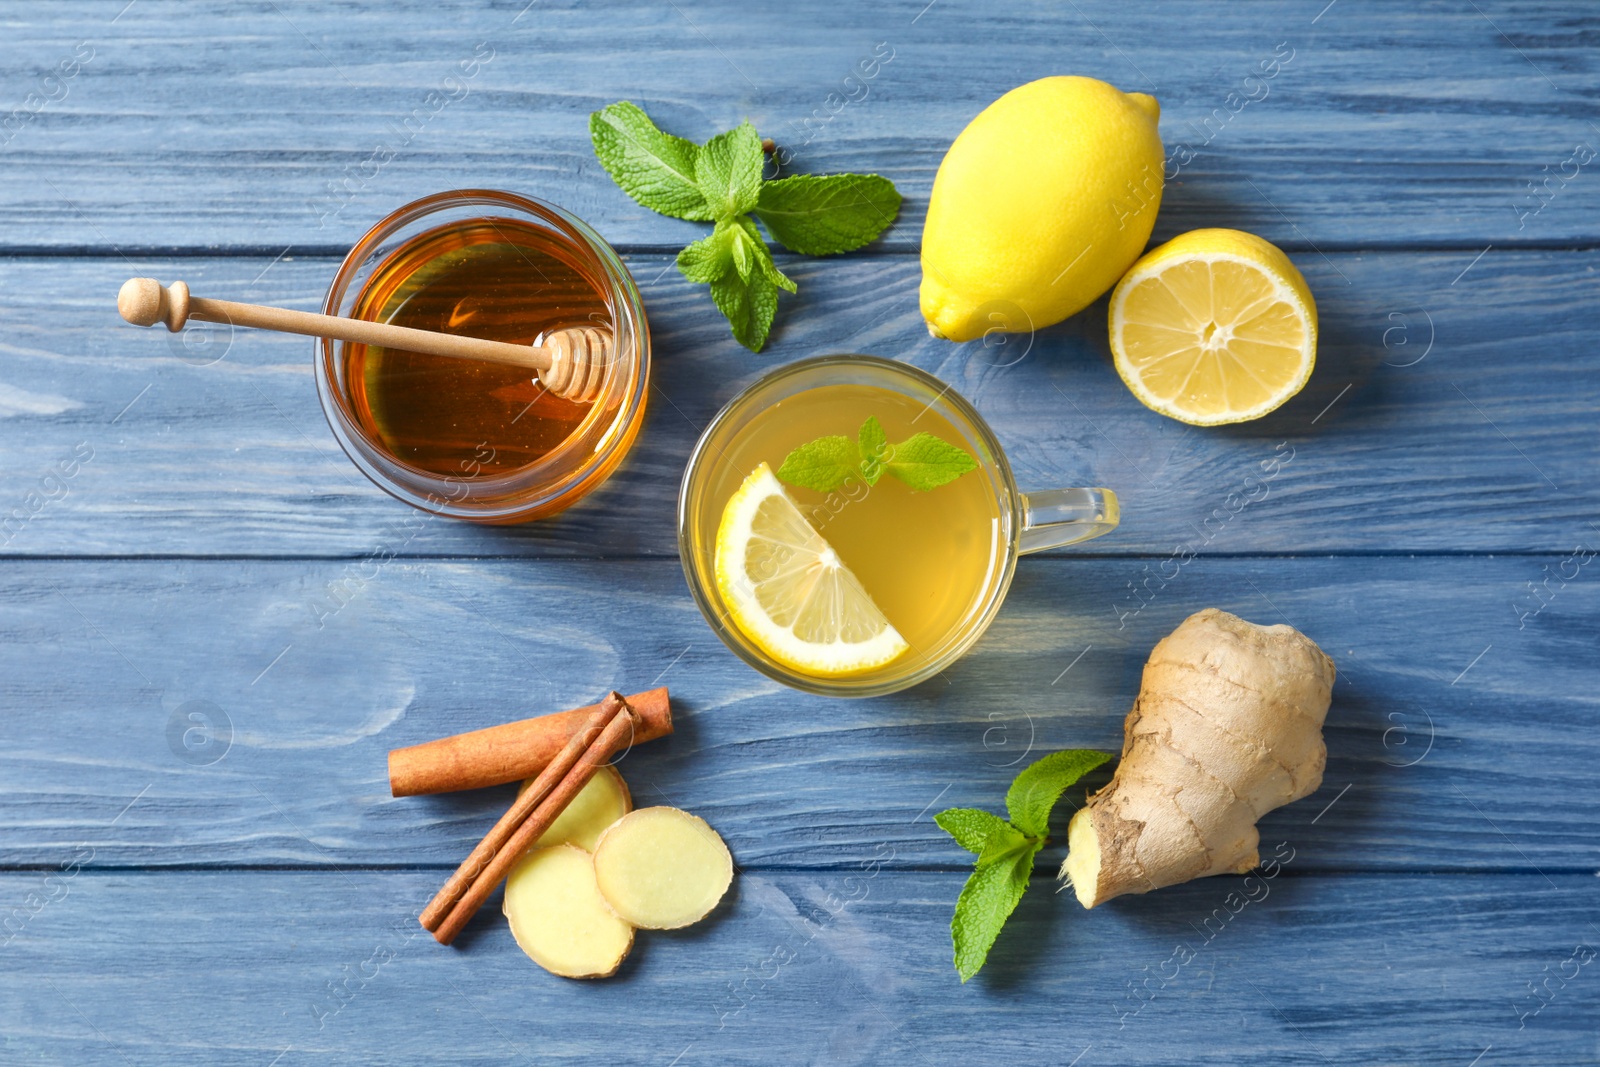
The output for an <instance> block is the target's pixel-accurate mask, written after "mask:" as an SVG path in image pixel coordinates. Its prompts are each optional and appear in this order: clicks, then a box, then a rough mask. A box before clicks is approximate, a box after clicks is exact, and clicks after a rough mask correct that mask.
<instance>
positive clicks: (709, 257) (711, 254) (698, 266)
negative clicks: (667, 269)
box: [678, 222, 737, 284]
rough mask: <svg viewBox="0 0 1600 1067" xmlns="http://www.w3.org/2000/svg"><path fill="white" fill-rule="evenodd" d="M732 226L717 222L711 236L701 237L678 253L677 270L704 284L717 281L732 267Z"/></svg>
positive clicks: (733, 229)
mask: <svg viewBox="0 0 1600 1067" xmlns="http://www.w3.org/2000/svg"><path fill="white" fill-rule="evenodd" d="M736 232H737V231H736V230H735V228H734V227H732V226H729V225H728V224H727V223H722V222H719V223H717V228H716V229H715V230H712V231H711V236H709V237H703V238H701V239H700V240H698V241H696V242H695V243H694V244H692V245H690V246H689V247H688V248H685V249H684V250H683V251H682V252H679V253H678V270H680V271H681V272H683V276H684V277H685V278H688V279H689V280H690V281H691V282H700V283H701V284H706V283H709V282H714V281H717V280H718V279H719V278H722V277H723V276H725V275H726V274H727V273H728V272H729V271H731V270H733V269H734V263H733V243H734V237H735V234H736Z"/></svg>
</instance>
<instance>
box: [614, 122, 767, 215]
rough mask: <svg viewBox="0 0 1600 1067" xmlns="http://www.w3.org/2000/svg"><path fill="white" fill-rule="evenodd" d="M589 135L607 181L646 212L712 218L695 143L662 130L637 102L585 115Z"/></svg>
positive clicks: (698, 147) (699, 151) (698, 151)
mask: <svg viewBox="0 0 1600 1067" xmlns="http://www.w3.org/2000/svg"><path fill="white" fill-rule="evenodd" d="M589 139H590V140H591V141H593V142H594V154H595V156H596V157H597V158H598V159H599V160H600V163H601V165H602V166H604V167H605V168H606V173H608V174H610V175H611V178H612V180H613V181H615V182H616V183H617V185H619V186H621V188H622V191H623V192H625V193H627V194H628V195H629V196H631V197H633V199H634V200H636V201H638V202H639V203H640V204H642V205H644V206H645V207H647V208H649V209H650V210H651V211H658V212H660V213H661V214H663V215H671V216H672V217H673V218H679V219H689V220H691V221H695V222H705V221H708V220H710V219H713V218H716V217H717V216H716V214H715V213H713V211H712V210H711V207H710V205H709V204H708V203H707V202H706V196H705V193H703V192H702V191H701V188H700V183H699V180H698V178H697V171H698V166H697V164H698V160H699V157H700V154H701V151H702V150H701V148H700V146H699V145H697V144H695V143H694V142H693V141H686V140H684V139H683V138H682V137H673V136H671V135H670V134H666V133H662V132H661V131H660V130H659V129H657V128H656V124H655V123H653V122H651V121H650V116H648V115H646V114H645V113H644V112H643V111H642V110H641V109H640V108H639V106H638V105H637V104H632V103H629V102H628V101H626V100H622V101H619V102H617V103H615V104H611V105H610V106H608V107H604V108H601V109H600V110H599V111H596V112H595V113H594V114H592V115H590V116H589ZM759 147H760V145H759V142H758V144H757V148H758V149H759ZM758 176H759V172H758Z"/></svg>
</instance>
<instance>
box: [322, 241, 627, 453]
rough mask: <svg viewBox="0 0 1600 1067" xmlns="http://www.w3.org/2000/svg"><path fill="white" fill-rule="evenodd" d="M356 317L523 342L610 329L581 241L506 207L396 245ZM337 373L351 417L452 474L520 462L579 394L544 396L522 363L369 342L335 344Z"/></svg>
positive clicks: (552, 439)
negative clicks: (505, 212)
mask: <svg viewBox="0 0 1600 1067" xmlns="http://www.w3.org/2000/svg"><path fill="white" fill-rule="evenodd" d="M353 314H354V315H355V317H357V318H363V319H370V320H372V321H375V322H387V323H391V324H393V325H396V326H410V327H412V328H414V329H419V330H433V331H436V332H440V333H453V334H463V335H466V336H471V337H482V338H487V339H489V340H493V341H505V342H509V343H512V344H534V343H536V342H537V341H538V340H539V339H540V337H541V335H542V334H544V333H545V332H546V331H549V330H555V329H560V328H563V327H568V326H574V325H582V324H592V325H594V326H596V327H599V328H602V329H605V330H608V331H609V330H610V329H611V309H610V307H609V306H608V304H607V302H606V299H605V297H604V295H603V290H602V283H601V282H600V281H599V280H597V279H596V278H595V277H594V276H593V272H592V269H589V268H588V266H587V264H586V263H585V257H584V256H583V254H582V250H581V249H580V248H578V247H577V246H576V245H574V244H572V243H571V242H568V241H564V240H562V239H561V237H560V236H559V235H557V234H554V233H552V232H550V231H549V230H546V229H542V228H540V227H536V226H532V225H529V224H528V223H525V222H522V221H520V220H517V219H473V220H467V221H465V222H462V223H456V224H452V225H447V226H442V227H439V228H438V229H436V230H432V231H430V232H427V233H424V234H422V235H421V236H419V237H417V238H415V239H413V240H412V241H410V242H408V243H407V244H406V245H404V246H403V247H401V248H400V249H398V250H396V251H395V252H394V253H393V254H392V255H391V256H390V257H389V260H388V262H387V263H385V264H383V265H382V266H381V267H380V268H379V269H378V270H377V271H375V272H374V274H373V277H372V280H371V281H370V282H368V283H367V285H366V287H365V288H364V289H363V291H362V293H361V295H360V297H359V298H358V300H357V302H356V304H355V308H354V311H353ZM343 348H344V351H343V359H344V373H343V375H342V379H343V382H344V385H345V388H346V390H347V391H348V397H349V402H350V406H351V410H352V411H353V412H354V414H355V416H356V419H357V421H358V423H359V425H360V426H361V428H362V429H363V430H364V431H365V432H366V433H367V434H368V435H369V436H370V437H371V438H372V439H373V440H375V441H377V442H379V443H380V444H381V445H382V446H383V448H384V449H385V450H387V451H388V452H389V453H390V454H391V455H393V456H394V457H395V458H396V459H398V460H400V461H401V462H403V463H406V464H409V465H411V466H413V467H417V468H420V469H421V470H424V471H428V472H430V473H433V474H439V475H454V476H458V477H474V478H476V477H492V476H495V475H500V474H504V473H507V472H509V471H514V470H517V469H520V468H522V467H526V466H528V465H529V464H532V463H534V462H536V461H537V460H539V459H540V458H541V457H543V456H545V455H546V454H548V453H549V452H550V451H551V450H553V449H555V448H556V447H558V446H559V445H560V444H561V443H562V442H564V441H565V440H567V438H568V437H570V436H571V435H572V433H573V431H574V430H576V429H577V428H578V426H579V425H580V424H581V423H582V422H583V420H584V418H585V417H587V416H588V415H589V413H590V411H591V410H592V409H591V405H587V404H576V403H573V402H572V401H570V400H565V399H562V398H561V397H558V396H555V395H554V394H552V393H551V392H550V391H549V390H547V389H545V388H544V386H542V385H541V384H540V383H539V382H538V380H537V379H536V378H533V377H531V376H530V375H529V374H528V372H527V371H526V370H523V369H519V368H517V367H507V366H502V365H499V364H494V363H484V362H479V361H477V360H465V359H448V358H445V357H442V356H429V355H422V354H419V353H415V352H406V351H402V350H398V349H388V348H381V347H378V346H371V345H360V344H348V345H345V346H343Z"/></svg>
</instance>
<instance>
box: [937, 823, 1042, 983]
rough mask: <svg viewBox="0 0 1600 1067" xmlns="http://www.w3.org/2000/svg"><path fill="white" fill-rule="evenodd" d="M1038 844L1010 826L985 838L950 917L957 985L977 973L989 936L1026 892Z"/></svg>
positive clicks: (990, 941)
mask: <svg viewBox="0 0 1600 1067" xmlns="http://www.w3.org/2000/svg"><path fill="white" fill-rule="evenodd" d="M1042 845H1043V842H1041V841H1035V840H1032V839H1030V838H1028V837H1025V836H1024V835H1023V834H1022V833H1020V832H1019V831H1017V830H1016V829H1015V828H1013V827H1011V826H1010V825H1005V824H1002V826H1001V827H1000V828H999V829H998V830H997V831H996V832H994V833H991V834H990V836H989V841H988V843H987V844H986V845H985V846H984V850H983V853H982V854H981V855H980V856H979V857H978V863H977V866H975V867H974V868H973V870H972V875H971V876H970V877H969V878H968V879H967V884H966V885H965V886H963V887H962V889H961V895H960V896H959V897H957V898H956V910H955V914H954V915H953V916H952V917H951V919H950V942H951V945H952V946H953V947H954V949H955V965H956V973H958V974H960V975H961V981H962V982H966V980H967V979H969V978H971V977H972V976H973V975H975V974H977V973H978V970H979V968H981V967H982V966H983V964H984V961H985V960H987V959H988V958H989V949H990V948H991V947H993V945H994V942H995V938H997V937H999V936H1000V930H1001V928H1002V927H1004V926H1005V924H1006V920H1007V919H1009V918H1010V917H1011V913H1012V912H1013V911H1015V910H1016V907H1017V902H1018V901H1020V900H1021V899H1022V894H1023V893H1025V892H1027V889H1028V877H1029V876H1030V875H1031V874H1033V858H1034V856H1035V855H1037V854H1038V852H1039V849H1040V847H1041V846H1042Z"/></svg>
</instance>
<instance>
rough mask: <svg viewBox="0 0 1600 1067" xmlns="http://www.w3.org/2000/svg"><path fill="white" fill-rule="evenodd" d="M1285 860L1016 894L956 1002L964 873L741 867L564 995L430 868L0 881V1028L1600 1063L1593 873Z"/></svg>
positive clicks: (271, 1047)
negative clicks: (0, 938) (462, 917)
mask: <svg viewBox="0 0 1600 1067" xmlns="http://www.w3.org/2000/svg"><path fill="white" fill-rule="evenodd" d="M1296 844H1297V843H1289V844H1287V846H1286V847H1287V848H1288V849H1290V850H1294V849H1295V848H1296ZM1290 854H1291V852H1285V853H1284V855H1286V856H1287V855H1290ZM63 859H67V860H70V854H68V855H66V856H63ZM1296 863H1298V857H1296V858H1295V859H1293V860H1291V861H1290V863H1289V864H1288V865H1287V866H1286V867H1283V868H1280V871H1281V872H1282V873H1279V875H1278V877H1277V878H1275V879H1272V880H1260V879H1257V880H1255V881H1251V882H1246V880H1244V879H1240V878H1236V877H1227V878H1219V879H1212V880H1209V881H1203V882H1196V883H1190V884H1188V885H1185V886H1178V887H1173V888H1171V889H1166V890H1162V891H1160V892H1159V893H1157V894H1153V895H1151V896H1149V897H1144V898H1135V899H1128V900H1121V901H1117V902H1114V903H1112V904H1110V905H1108V906H1106V907H1104V908H1101V909H1096V910H1095V911H1094V912H1090V913H1085V912H1082V911H1081V910H1080V909H1079V908H1078V906H1077V905H1076V904H1075V903H1073V902H1072V901H1070V900H1069V899H1068V898H1066V897H1062V896H1055V895H1052V894H1051V893H1050V892H1048V889H1049V883H1048V882H1045V881H1042V880H1041V881H1037V882H1036V884H1035V885H1034V887H1033V890H1032V892H1030V893H1029V894H1028V895H1027V896H1026V897H1025V898H1024V899H1023V901H1022V904H1021V906H1020V907H1019V909H1018V910H1017V912H1016V913H1015V914H1014V915H1013V917H1012V919H1011V922H1010V924H1009V925H1008V927H1007V928H1006V930H1005V931H1004V932H1003V934H1002V935H1001V941H1000V943H999V944H998V945H997V946H996V948H995V950H994V952H993V954H992V955H991V956H990V960H989V963H988V965H987V966H986V968H985V970H984V971H983V973H981V974H980V975H978V977H977V978H976V979H974V980H973V981H971V982H968V983H967V984H965V985H962V984H961V983H960V982H959V981H958V980H957V978H956V975H955V972H954V970H953V969H952V968H951V965H950V942H949V934H948V922H949V915H950V909H951V905H952V903H953V901H954V898H955V896H956V893H957V892H958V891H959V889H960V886H961V880H962V877H963V876H962V875H961V873H959V872H894V871H888V870H881V869H871V870H867V871H856V872H853V873H847V872H815V871H786V872H772V873H768V872H748V871H747V872H745V873H744V874H742V875H741V876H740V877H738V878H737V879H736V881H735V891H734V892H733V893H732V894H731V895H730V899H729V900H728V902H727V903H725V904H724V905H723V906H722V907H721V908H719V909H718V911H717V912H715V913H714V914H713V916H712V918H711V919H710V920H708V921H707V922H706V923H704V924H702V925H701V926H698V927H695V928H693V929H690V930H686V931H682V932H679V933H656V932H652V931H641V933H640V935H639V938H638V942H637V943H636V947H635V949H634V954H633V957H632V958H631V959H629V960H628V961H627V962H626V963H624V965H623V969H622V971H621V973H620V974H619V976H618V977H616V978H615V979H612V980H609V981H603V982H591V983H573V982H569V981H566V980H563V979H558V978H554V977H551V976H549V975H547V974H545V973H543V972H542V971H539V970H538V969H537V968H535V967H534V965H533V964H532V963H530V962H529V961H528V960H527V959H526V958H525V957H524V956H523V955H522V954H521V952H520V951H519V950H518V949H517V947H516V946H515V944H514V943H513V942H512V940H511V937H510V935H509V933H508V931H507V930H506V929H505V927H504V925H503V923H502V921H501V920H500V919H499V917H498V916H497V915H492V914H489V913H487V912H486V913H485V915H484V916H482V917H480V919H479V920H477V922H476V923H475V925H474V927H473V928H472V929H471V930H470V931H469V933H468V934H467V935H466V936H465V937H464V938H463V939H462V940H461V941H460V942H458V943H457V944H458V946H459V947H458V948H456V949H444V948H441V947H439V946H437V945H435V944H433V943H432V942H431V941H430V940H429V939H428V937H427V935H426V934H424V933H422V931H421V930H420V928H418V927H416V926H415V924H414V921H413V920H412V918H411V917H410V916H411V915H413V914H414V909H415V902H416V901H418V900H421V899H422V898H424V897H425V896H426V895H427V894H428V892H429V891H430V890H431V889H432V887H433V883H434V876H433V875H432V874H430V873H429V872H411V871H393V872H372V871H346V872H324V873H320V874H308V873H304V872H288V871H249V872H193V871H186V872H172V873H167V874H162V875H155V874H150V873H131V872H129V873H116V874H103V873H95V872H90V871H77V872H75V873H73V874H71V875H67V874H65V873H63V872H61V871H59V870H57V871H52V872H25V873H20V874H9V875H5V876H3V877H0V900H4V901H6V902H8V906H9V902H13V901H23V900H26V899H28V895H29V894H33V895H35V896H36V897H37V898H38V899H39V900H42V901H45V903H44V905H43V907H41V908H38V909H37V910H30V911H29V913H28V914H29V918H28V920H27V921H26V922H25V923H24V924H23V925H22V929H21V931H20V933H18V934H17V935H16V936H14V937H12V938H11V939H10V940H9V942H8V943H6V944H5V945H4V948H3V949H0V951H3V953H4V958H5V961H6V966H5V967H4V968H3V969H0V1006H3V1008H4V1011H3V1012H0V1019H3V1020H4V1021H3V1022H0V1030H3V1032H4V1035H5V1048H6V1051H7V1055H8V1058H11V1059H13V1060H15V1061H16V1062H62V1063H84V1062H90V1061H95V1062H113V1063H128V1064H147V1063H148V1064H176V1065H186V1064H200V1063H214V1062H218V1061H223V1060H225V1061H227V1062H239V1063H261V1064H265V1063H271V1062H273V1061H274V1057H277V1060H276V1062H277V1063H278V1064H279V1067H296V1065H299V1064H310V1063H330V1062H337V1063H345V1062H351V1063H354V1062H361V1063H375V1062H385V1063H393V1062H401V1061H403V1062H406V1063H430V1064H431V1063H449V1064H501V1063H506V1062H537V1063H560V1064H566V1063H593V1062H595V1060H596V1059H597V1058H598V1057H601V1056H603V1057H604V1058H605V1060H606V1062H608V1063H617V1064H646V1063H648V1064H667V1063H672V1062H674V1059H675V1058H676V1062H677V1063H679V1064H683V1065H689V1064H715V1063H755V1062H768V1061H769V1060H770V1058H771V1056H772V1054H773V1050H774V1049H781V1050H782V1051H783V1056H784V1059H785V1061H786V1062H787V1061H795V1062H821V1063H830V1064H832V1063H911V1064H925V1065H928V1067H939V1065H944V1064H962V1063H972V1062H975V1061H981V1062H997V1063H998V1062H1048V1063H1061V1064H1066V1063H1070V1062H1072V1061H1073V1058H1074V1057H1077V1058H1078V1059H1077V1062H1078V1064H1079V1067H1085V1065H1093V1064H1111V1063H1126V1062H1129V1061H1131V1060H1137V1062H1140V1063H1148V1064H1156V1065H1168V1064H1171V1065H1178V1064H1183V1065H1188V1064H1196V1063H1200V1064H1234V1063H1238V1062H1240V1061H1241V1059H1244V1058H1245V1050H1248V1054H1249V1058H1251V1059H1257V1058H1259V1059H1261V1060H1263V1061H1270V1062H1273V1063H1283V1064H1324V1063H1330V1062H1331V1063H1406V1064H1439V1065H1445V1067H1462V1065H1464V1064H1467V1063H1470V1062H1472V1060H1473V1057H1474V1056H1477V1057H1480V1058H1479V1061H1478V1062H1479V1064H1480V1065H1483V1064H1525V1063H1564V1064H1593V1063H1595V1062H1597V1061H1596V1059H1595V1045H1594V1039H1595V1033H1594V1016H1595V1012H1596V1010H1597V1008H1600V982H1596V980H1595V976H1594V973H1593V971H1594V967H1595V963H1594V962H1593V957H1594V945H1595V942H1596V933H1595V929H1594V925H1593V921H1592V917H1593V915H1594V912H1595V908H1596V906H1597V904H1600V882H1597V881H1596V880H1595V878H1594V877H1593V876H1592V875H1588V874H1582V875H1577V874H1574V875H1557V876H1555V877H1553V878H1550V879H1546V878H1544V877H1541V876H1540V875H1538V874H1533V873H1528V874H1504V875H1453V876H1442V875H1437V876H1427V875H1410V876H1394V877H1387V878H1370V877H1359V876H1355V877H1352V876H1309V877H1302V876H1298V875H1297V874H1296V873H1295V870H1294V867H1295V864H1296ZM1247 892H1249V893H1252V894H1253V895H1254V896H1255V897H1256V898H1257V899H1256V900H1254V901H1253V902H1248V903H1235V902H1243V901H1246V900H1247V899H1248V898H1246V897H1245V896H1244V895H1243V894H1245V893H1247ZM47 895H48V899H47ZM1235 909H1236V910H1235ZM1180 946H1182V948H1181V950H1180ZM1180 951H1181V952H1182V955H1177V953H1179V952H1180ZM1579 960H1585V961H1586V962H1585V963H1582V964H1580V963H1579V962H1578V961H1579ZM1563 976H1564V977H1563ZM1530 983H1539V984H1544V983H1548V991H1546V990H1544V989H1541V991H1540V997H1536V996H1535V995H1533V994H1532V993H1530V991H1529V984H1530ZM1130 987H1131V988H1130ZM1141 997H1142V998H1144V999H1140V998H1141ZM1541 997H1542V999H1541ZM1536 1008H1537V1009H1539V1010H1538V1011H1537V1014H1533V1012H1534V1010H1535V1009H1536ZM1519 1024H1520V1028H1519Z"/></svg>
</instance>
